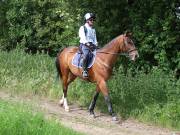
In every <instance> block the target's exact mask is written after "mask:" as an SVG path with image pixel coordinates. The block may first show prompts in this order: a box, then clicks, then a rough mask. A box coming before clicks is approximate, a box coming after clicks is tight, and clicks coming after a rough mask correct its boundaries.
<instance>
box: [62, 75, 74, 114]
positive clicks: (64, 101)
mask: <svg viewBox="0 0 180 135" xmlns="http://www.w3.org/2000/svg"><path fill="white" fill-rule="evenodd" d="M67 74H68V75H66V76H63V77H62V81H63V96H62V99H61V100H60V101H59V104H60V105H61V106H62V105H63V106H64V108H65V111H69V106H68V102H67V90H68V85H69V84H70V83H71V82H72V81H74V79H75V78H76V76H74V75H73V74H72V73H71V72H69V73H67Z"/></svg>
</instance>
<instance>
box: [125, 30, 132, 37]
mask: <svg viewBox="0 0 180 135" xmlns="http://www.w3.org/2000/svg"><path fill="white" fill-rule="evenodd" d="M132 35H133V34H132V32H130V31H125V33H124V36H126V37H132Z"/></svg>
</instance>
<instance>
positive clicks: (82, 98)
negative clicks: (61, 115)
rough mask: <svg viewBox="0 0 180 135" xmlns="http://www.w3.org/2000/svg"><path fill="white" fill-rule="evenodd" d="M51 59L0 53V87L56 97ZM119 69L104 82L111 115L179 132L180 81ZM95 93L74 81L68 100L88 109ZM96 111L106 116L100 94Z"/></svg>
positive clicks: (89, 86)
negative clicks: (131, 118) (130, 118)
mask: <svg viewBox="0 0 180 135" xmlns="http://www.w3.org/2000/svg"><path fill="white" fill-rule="evenodd" d="M54 61H55V60H54V58H51V57H49V56H48V55H46V54H36V55H28V54H26V53H24V52H23V51H21V50H18V49H17V50H14V51H11V52H9V53H7V52H2V51H1V52H0V64H1V66H0V87H1V88H4V89H8V90H11V92H12V91H13V92H15V93H25V94H32V95H34V94H38V95H42V96H48V97H51V98H59V97H60V96H61V95H62V88H61V86H60V85H59V81H57V82H56V81H55V80H56V79H55V78H56V69H55V64H54ZM122 71H123V69H122V67H119V69H116V71H115V75H113V76H112V78H111V79H110V80H109V82H108V86H109V89H110V96H111V99H112V103H113V107H114V110H115V112H117V113H118V114H120V115H121V116H122V117H123V118H125V119H126V118H129V117H133V118H136V119H138V120H141V121H146V122H151V123H155V124H157V125H161V126H163V127H169V128H173V129H177V130H180V80H176V79H175V78H174V76H173V73H165V72H163V71H162V70H161V69H158V68H154V70H152V72H151V73H148V74H145V73H143V72H139V71H136V72H137V75H136V76H132V74H131V71H130V70H128V72H127V74H126V75H124V74H123V72H122ZM94 92H95V86H94V85H93V84H91V83H84V81H80V80H78V79H77V80H76V81H75V82H73V83H72V84H71V85H70V87H69V91H68V98H69V100H70V101H76V102H78V103H79V104H81V105H84V106H88V105H89V103H90V101H91V99H92V96H93V94H94ZM97 108H99V109H100V110H101V111H103V112H105V113H107V107H106V104H105V102H104V99H103V97H102V95H101V96H100V98H99V99H98V102H97Z"/></svg>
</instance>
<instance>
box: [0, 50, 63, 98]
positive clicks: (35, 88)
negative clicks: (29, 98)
mask: <svg viewBox="0 0 180 135" xmlns="http://www.w3.org/2000/svg"><path fill="white" fill-rule="evenodd" d="M0 64H1V65H0V87H1V88H6V89H10V90H13V91H14V92H16V93H18V92H21V93H22V92H24V93H26V94H39V95H50V96H58V95H59V94H60V92H61V91H62V90H61V88H60V87H59V85H55V80H56V78H55V77H56V70H55V67H54V65H55V63H54V58H51V57H49V56H48V55H46V54H35V55H29V54H27V53H25V52H23V51H22V50H20V49H16V50H14V51H11V52H9V53H7V52H0Z"/></svg>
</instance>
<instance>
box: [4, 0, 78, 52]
mask: <svg viewBox="0 0 180 135" xmlns="http://www.w3.org/2000/svg"><path fill="white" fill-rule="evenodd" d="M8 6H9V8H8V10H7V11H6V19H7V22H8V27H7V31H8V37H7V38H6V40H7V42H6V45H3V46H2V47H3V48H4V49H8V50H10V49H12V48H15V47H16V46H22V47H25V48H27V49H28V50H30V51H34V52H36V51H37V50H45V51H48V52H50V53H53V52H55V51H57V50H59V48H61V47H64V46H66V45H69V44H70V43H72V42H74V41H75V40H74V38H75V36H74V35H75V34H74V33H73V31H72V30H71V27H70V26H69V25H70V24H71V22H72V20H71V18H70V17H69V16H70V15H69V13H67V12H66V11H65V7H64V2H63V1H59V0H54V1H49V0H45V1H41V0H33V1H29V0H24V1H21V0H15V1H14V0H9V3H8ZM1 44H2V43H1Z"/></svg>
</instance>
